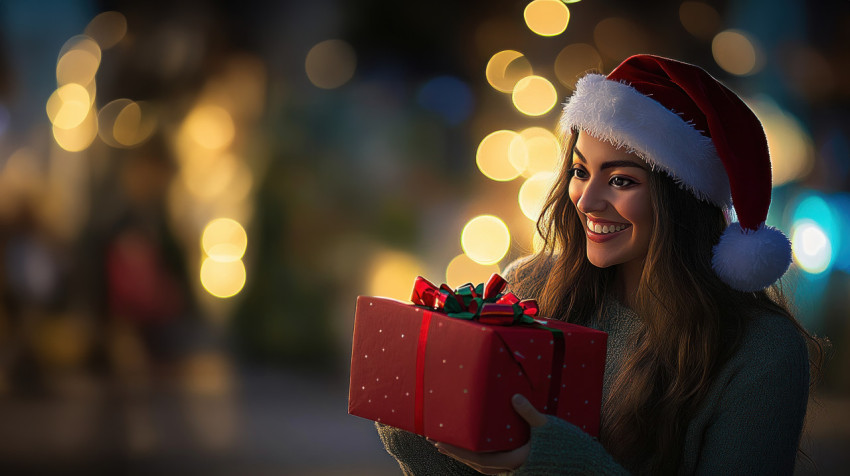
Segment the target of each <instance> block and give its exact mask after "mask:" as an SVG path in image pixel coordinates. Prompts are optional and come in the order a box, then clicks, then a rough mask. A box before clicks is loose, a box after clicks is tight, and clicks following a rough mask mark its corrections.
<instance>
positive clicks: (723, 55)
mask: <svg viewBox="0 0 850 476" xmlns="http://www.w3.org/2000/svg"><path fill="white" fill-rule="evenodd" d="M711 53H712V54H713V55H714V61H716V62H717V65H718V66H720V67H721V68H723V69H724V70H726V71H727V72H729V73H732V74H734V75H738V76H747V75H750V74H754V73H756V72H758V71H759V70H760V69H761V67H762V64H763V61H764V60H763V58H762V57H761V51H760V49H759V48H758V47H757V46H756V45H755V40H753V39H752V38H751V37H750V36H749V35H748V34H747V33H745V32H743V31H740V30H725V31H721V32H720V33H718V34H717V35H715V36H714V39H713V40H711Z"/></svg>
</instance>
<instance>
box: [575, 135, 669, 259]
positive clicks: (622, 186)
mask: <svg viewBox="0 0 850 476" xmlns="http://www.w3.org/2000/svg"><path fill="white" fill-rule="evenodd" d="M649 174H650V172H649V168H648V166H647V165H646V162H644V161H643V160H641V159H640V158H639V157H638V156H637V155H635V154H630V153H626V152H625V151H624V150H622V149H616V148H615V147H614V146H612V145H611V144H609V143H607V142H604V141H600V140H597V139H596V138H594V137H591V136H590V135H588V134H587V133H585V132H582V133H581V134H580V135H579V139H578V142H577V143H576V147H575V151H574V153H573V164H572V167H571V169H570V175H571V179H570V184H569V193H570V200H571V201H572V202H573V205H575V208H576V211H577V212H578V215H579V219H580V220H581V222H582V223H583V224H584V232H585V235H586V237H587V259H588V260H589V261H590V262H591V263H592V264H593V265H594V266H597V267H599V268H607V267H609V266H614V265H618V264H627V265H628V264H631V266H628V268H631V269H634V270H636V271H637V270H641V269H642V268H643V260H644V258H645V257H646V252H647V250H648V249H649V240H650V237H651V235H652V226H653V224H652V223H653V212H652V204H651V201H650V195H649V193H650V192H649Z"/></svg>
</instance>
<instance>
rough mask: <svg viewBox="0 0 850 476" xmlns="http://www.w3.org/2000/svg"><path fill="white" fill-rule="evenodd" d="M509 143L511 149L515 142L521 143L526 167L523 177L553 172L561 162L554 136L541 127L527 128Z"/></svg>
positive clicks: (559, 148)
mask: <svg viewBox="0 0 850 476" xmlns="http://www.w3.org/2000/svg"><path fill="white" fill-rule="evenodd" d="M519 135H520V137H519V138H518V139H517V138H515V139H514V141H513V142H512V143H511V149H512V151H513V148H514V147H515V144H517V142H519V141H522V143H523V145H524V150H525V154H526V156H527V157H528V165H527V166H526V167H525V169H524V170H523V172H522V175H523V176H525V177H531V176H532V175H534V174H536V173H539V172H555V171H556V170H557V169H558V164H559V162H560V160H561V144H560V143H559V142H558V138H557V137H555V134H553V133H552V131H550V130H548V129H544V128H542V127H529V128H528V129H524V130H522V131H521V132H520V133H519Z"/></svg>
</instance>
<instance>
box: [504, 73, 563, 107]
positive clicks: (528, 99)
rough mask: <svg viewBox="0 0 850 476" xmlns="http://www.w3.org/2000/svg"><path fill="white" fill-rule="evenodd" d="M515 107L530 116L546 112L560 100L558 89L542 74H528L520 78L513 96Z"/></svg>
mask: <svg viewBox="0 0 850 476" xmlns="http://www.w3.org/2000/svg"><path fill="white" fill-rule="evenodd" d="M512 99H513V102H514V107H516V108H517V110H519V112H521V113H523V114H526V115H529V116H540V115H543V114H546V113H547V112H549V111H550V110H552V108H553V107H555V104H556V103H557V102H558V91H556V90H555V86H553V85H552V83H550V82H549V80H548V79H546V78H544V77H542V76H533V75H532V76H526V77H524V78H522V79H521V80H519V82H518V83H517V84H516V87H515V88H514V92H513V96H512Z"/></svg>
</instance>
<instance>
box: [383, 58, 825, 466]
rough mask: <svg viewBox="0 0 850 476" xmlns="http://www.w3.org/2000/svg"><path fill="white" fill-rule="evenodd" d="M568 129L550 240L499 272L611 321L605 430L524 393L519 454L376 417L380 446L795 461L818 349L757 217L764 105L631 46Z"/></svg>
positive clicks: (554, 310) (544, 303)
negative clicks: (799, 318) (547, 408)
mask: <svg viewBox="0 0 850 476" xmlns="http://www.w3.org/2000/svg"><path fill="white" fill-rule="evenodd" d="M561 126H562V128H563V130H564V136H565V140H566V141H567V144H566V145H567V147H565V151H566V160H564V166H563V168H562V170H561V173H560V177H559V180H558V181H557V184H556V186H555V187H554V189H553V190H552V191H551V193H550V195H549V198H548V200H547V203H546V206H545V207H544V211H543V213H542V214H541V217H540V219H539V221H538V229H539V231H540V233H541V236H543V238H544V241H545V243H546V246H545V248H544V250H543V251H542V252H540V253H538V254H536V255H534V256H532V257H531V258H530V259H526V260H523V261H522V262H521V263H520V264H515V265H512V266H511V267H510V269H509V271H508V273H507V275H508V278H509V280H510V281H511V282H513V283H514V290H515V292H516V293H517V294H518V295H520V296H521V297H534V298H536V299H538V301H539V303H540V305H541V311H542V315H547V316H550V317H553V318H558V319H562V320H567V321H570V322H575V323H578V324H582V325H586V326H590V327H594V328H598V329H601V330H603V331H606V332H608V333H609V340H608V345H609V348H608V356H607V361H606V369H605V378H604V385H603V406H602V424H601V430H600V436H599V439H598V440H596V439H593V438H591V437H590V436H588V435H587V434H585V433H583V432H582V431H581V430H579V429H578V428H576V427H575V426H574V425H572V424H570V423H568V422H565V421H563V420H560V419H558V418H556V417H553V416H551V415H543V414H542V413H540V412H539V411H537V410H536V409H534V408H533V407H532V406H531V405H530V404H529V403H528V401H527V400H526V399H525V398H524V397H523V396H521V395H517V396H514V399H513V403H514V407H515V409H516V410H517V412H518V413H519V414H520V415H522V416H523V417H524V418H525V419H526V420H527V421H528V422H529V424H530V425H531V426H532V432H531V439H530V441H529V442H528V443H527V444H526V445H524V446H522V447H520V448H518V449H516V450H514V451H509V452H501V453H474V452H470V451H466V450H463V449H461V448H456V447H452V446H449V445H445V444H443V443H434V442H430V441H427V440H424V439H422V438H421V437H418V436H416V435H412V434H410V433H406V432H403V431H401V430H397V429H393V428H390V427H385V426H380V425H379V427H378V428H379V434H380V436H381V438H382V441H383V442H384V444H385V446H386V447H387V450H388V451H389V452H390V453H391V454H392V455H393V456H395V457H396V458H397V459H398V460H399V463H400V464H401V466H402V468H403V470H404V471H405V472H406V473H410V474H475V473H476V471H475V470H478V471H481V472H484V473H488V474H496V473H500V472H508V471H514V474H517V475H519V474H573V473H583V474H587V473H591V474H592V473H599V474H628V473H641V474H670V473H683V474H692V473H703V474H791V473H792V472H793V469H794V463H795V459H796V453H797V447H798V444H799V440H800V433H801V431H802V426H803V419H804V416H805V412H806V404H807V399H808V389H809V381H810V379H809V377H810V376H809V353H808V351H807V344H808V347H810V348H811V349H812V351H813V352H812V362H814V364H813V365H814V366H815V367H817V365H818V361H819V358H820V355H821V351H820V346H819V344H818V342H817V341H816V340H815V339H813V338H812V337H811V336H809V334H808V333H806V331H805V330H804V329H803V328H802V327H801V326H800V325H799V324H798V323H797V322H796V321H795V320H794V318H793V316H792V315H791V313H790V312H789V310H788V308H787V306H786V305H785V303H784V300H783V299H782V296H781V293H780V292H779V291H778V290H777V288H776V286H775V285H774V282H775V281H776V280H777V279H778V278H779V277H781V276H782V274H784V272H785V271H786V270H787V268H788V266H789V264H790V243H789V242H788V240H787V238H785V236H784V235H783V234H782V233H781V232H780V231H778V230H776V229H773V228H770V227H767V226H766V225H765V224H764V220H765V217H766V216H767V209H768V205H769V203H770V189H771V183H770V161H769V157H768V150H767V143H766V139H765V136H764V132H763V130H762V127H761V124H760V123H759V121H758V119H757V118H756V117H755V115H754V114H753V113H752V112H751V111H750V110H749V109H748V108H747V106H746V105H745V104H744V103H743V102H742V101H741V100H740V99H739V98H738V97H737V96H736V95H735V94H734V93H732V92H731V91H729V90H728V89H726V88H725V87H724V86H723V85H721V84H720V83H719V82H718V81H717V80H715V79H714V78H712V77H711V76H710V75H708V73H706V72H705V71H703V70H702V69H700V68H698V67H696V66H693V65H689V64H686V63H681V62H677V61H674V60H670V59H667V58H661V57H657V56H650V55H638V56H633V57H631V58H628V59H627V60H625V61H624V62H623V63H622V64H621V65H620V66H618V67H617V68H616V69H615V70H614V71H612V72H611V73H610V74H609V75H608V76H607V77H605V76H601V75H588V76H586V77H584V78H582V79H581V80H580V81H579V82H578V84H577V86H576V92H575V93H574V94H573V96H572V97H571V98H570V100H569V101H568V103H567V104H566V106H565V109H564V113H563V115H562V118H561ZM733 203H734V212H736V213H737V217H738V222H735V223H732V224H731V225H729V226H727V223H728V222H727V217H726V213H728V212H732V211H733V209H732V204H733Z"/></svg>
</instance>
